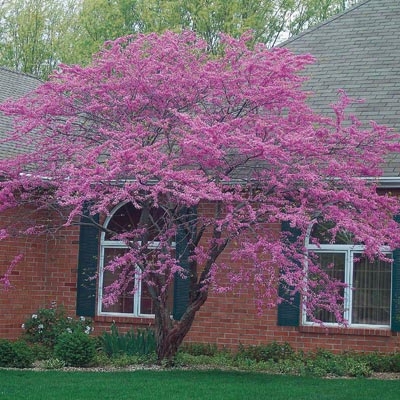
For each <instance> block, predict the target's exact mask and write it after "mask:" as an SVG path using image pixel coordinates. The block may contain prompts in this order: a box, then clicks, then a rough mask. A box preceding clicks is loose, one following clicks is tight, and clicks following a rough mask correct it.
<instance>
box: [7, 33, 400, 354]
mask: <svg viewBox="0 0 400 400" xmlns="http://www.w3.org/2000/svg"><path fill="white" fill-rule="evenodd" d="M249 40H250V41H251V38H247V39H246V38H242V39H240V40H235V39H232V38H230V37H225V38H224V41H223V46H224V51H223V56H220V57H215V56H213V55H211V54H210V53H209V52H208V50H207V49H208V44H207V43H206V42H205V41H203V40H201V39H199V38H198V37H197V36H195V35H194V34H193V33H191V32H183V33H182V34H173V33H171V32H166V33H165V34H163V35H161V36H158V35H156V34H150V35H138V36H136V37H134V38H131V37H128V38H121V39H118V40H117V41H115V42H110V43H108V44H107V46H106V47H105V48H104V49H103V51H102V52H101V53H100V54H99V55H98V56H96V57H95V58H94V60H93V63H92V64H91V65H90V66H89V67H86V68H85V67H79V66H72V67H68V66H62V67H61V69H60V72H59V73H57V74H56V75H54V76H53V77H52V79H51V80H50V81H49V82H47V83H45V84H43V85H42V86H41V87H39V88H38V89H37V90H36V91H35V92H34V93H32V94H30V95H29V96H28V97H26V98H24V99H21V100H19V101H15V102H9V103H7V104H5V105H3V106H1V110H2V111H4V112H6V113H7V114H10V115H13V116H15V117H16V120H15V121H16V125H15V129H14V130H13V131H12V132H11V133H10V135H9V137H8V139H6V140H8V141H13V142H17V143H20V142H23V143H25V144H26V145H27V148H28V149H30V151H27V153H25V154H22V155H19V156H15V157H14V158H9V159H7V160H4V161H2V162H0V174H1V176H2V177H4V179H3V180H2V181H1V183H0V211H5V210H7V209H12V208H15V207H19V206H24V205H25V206H29V207H30V209H37V210H46V209H50V210H56V211H57V212H58V217H60V216H64V221H63V222H64V225H65V226H68V225H71V224H79V223H81V222H82V221H83V223H85V225H87V224H92V225H93V226H94V227H96V228H97V229H99V230H103V231H104V230H105V232H106V234H107V235H108V237H109V238H111V239H118V240H120V241H124V242H125V244H126V247H127V250H126V251H125V252H123V253H121V254H118V255H116V256H115V258H114V259H112V260H110V262H109V264H108V265H107V266H106V269H107V270H108V271H110V272H111V273H113V274H114V276H115V281H113V282H112V283H111V285H110V286H109V287H108V289H107V292H106V295H105V297H104V299H103V301H104V302H105V303H106V304H112V303H113V302H115V301H117V300H118V299H119V298H120V296H122V295H124V294H126V293H131V292H132V291H134V290H135V289H134V288H132V285H131V281H132V279H133V275H134V273H135V272H134V271H135V268H139V269H140V275H141V280H142V282H143V284H145V285H146V286H147V289H148V291H149V293H150V294H151V297H152V300H153V303H154V310H155V324H156V333H157V341H158V357H159V359H160V360H162V359H165V358H166V359H168V360H171V359H172V357H173V356H174V354H175V352H176V351H177V348H178V347H179V345H180V343H181V342H182V340H183V338H184V337H185V335H186V334H187V332H188V331H189V329H190V327H191V325H192V322H193V320H194V317H195V315H196V312H197V311H198V310H199V309H200V308H201V306H202V305H203V304H204V302H205V301H206V300H207V297H208V294H209V291H210V290H211V288H212V290H215V291H217V292H218V291H220V292H223V291H226V290H233V289H234V287H235V285H237V284H241V285H249V287H250V288H251V290H254V292H255V300H256V303H257V306H258V307H259V308H260V309H262V308H263V307H266V306H267V307H268V306H269V307H271V306H274V305H276V304H277V303H279V302H280V301H281V299H280V298H279V296H278V293H277V282H278V280H279V279H283V280H284V282H286V284H287V285H289V286H290V288H291V294H294V293H299V294H301V295H302V296H305V297H304V299H305V306H306V307H307V309H308V310H313V309H315V307H322V308H323V309H327V310H329V311H332V312H335V313H336V316H337V318H338V319H339V322H343V321H340V318H341V317H340V316H341V314H340V302H339V303H338V302H337V299H338V297H340V295H339V293H340V291H339V288H340V287H341V284H340V283H339V282H335V281H333V282H332V278H330V277H329V276H328V275H327V274H326V273H324V272H323V271H321V270H320V269H319V266H318V263H316V264H315V265H313V259H308V261H307V267H306V268H305V250H304V243H305V240H306V235H307V232H309V229H310V225H312V224H313V223H315V222H321V223H326V222H328V223H329V226H328V228H329V229H328V230H329V234H330V235H331V239H332V240H333V241H334V240H335V238H336V235H338V234H340V233H341V232H343V231H345V232H347V233H348V234H352V235H353V237H354V240H355V241H356V242H360V243H365V245H366V249H365V253H366V254H367V255H368V256H371V257H375V256H379V255H380V256H382V257H384V255H382V254H381V249H382V247H381V246H382V245H386V246H391V247H392V248H395V247H398V245H399V243H398V242H399V240H400V232H399V227H398V225H397V223H395V222H394V220H393V218H392V216H393V215H394V214H395V213H397V211H398V208H399V202H398V199H397V198H395V197H391V196H389V195H387V196H386V195H382V196H379V195H378V194H377V193H376V184H375V182H373V181H371V180H366V179H360V177H364V176H379V175H380V174H381V170H380V167H379V166H380V165H381V163H382V162H383V157H384V156H385V155H386V154H387V153H388V152H389V151H394V150H397V151H398V149H399V147H400V146H399V144H398V143H399V140H398V139H399V135H397V134H394V133H391V132H390V131H388V130H386V129H385V128H384V127H381V126H378V125H376V124H372V125H371V127H370V129H361V127H360V124H359V123H358V122H357V120H356V119H355V118H354V117H352V118H349V119H346V116H345V113H344V110H345V108H346V106H347V105H348V103H349V99H347V98H346V97H345V96H344V95H343V96H342V98H341V100H340V102H339V103H338V104H337V105H336V106H335V112H336V116H337V118H336V120H330V119H327V118H323V117H321V116H318V115H316V114H314V113H313V112H312V111H311V110H310V109H309V108H308V106H307V105H306V95H305V94H304V93H303V92H302V91H301V84H302V82H303V80H304V78H302V77H299V75H298V72H300V71H302V69H303V68H304V66H305V65H307V64H308V63H310V62H311V61H312V60H311V58H310V57H309V56H295V55H293V54H291V53H290V52H289V51H288V50H286V49H275V50H273V51H268V50H267V48H266V47H265V46H264V45H261V44H260V45H257V46H255V48H254V49H253V50H251V49H249V48H248V47H247V44H248V43H247V42H248V41H249ZM366 199H367V201H366ZM123 202H128V203H131V204H132V207H133V208H134V209H136V210H138V211H139V212H140V217H139V218H138V219H137V220H136V221H135V220H134V219H133V220H132V223H131V224H130V225H129V226H128V227H127V228H126V230H122V231H121V230H118V229H113V228H112V227H107V228H104V227H103V226H102V225H101V224H99V223H98V222H97V220H96V218H95V215H98V214H101V215H108V214H109V213H110V210H112V209H113V208H114V207H115V206H116V205H118V204H120V203H123ZM83 209H86V213H84V214H82V210H83ZM26 222H27V221H26ZM283 222H285V223H286V224H289V226H290V227H291V228H292V229H295V230H297V233H298V235H296V236H295V237H290V236H288V235H289V234H288V233H287V232H282V233H281V234H279V232H277V230H276V226H277V225H278V226H279V224H280V223H283ZM15 226H16V223H13V229H14V231H15ZM273 227H275V229H273ZM56 228H59V227H56ZM46 229H49V226H48V225H47V224H46V221H45V222H43V221H41V222H40V221H39V222H37V223H36V224H29V225H27V226H26V228H24V229H22V228H21V229H20V234H24V233H25V234H29V235H31V234H39V233H41V232H43V231H44V230H46ZM0 233H1V237H0V238H6V237H7V235H9V234H10V231H8V230H7V227H3V229H2V230H1V231H0ZM14 233H15V232H14ZM175 254H177V257H175ZM222 254H225V256H224V257H222V258H221V255H222ZM278 267H279V270H278ZM279 272H282V273H283V275H282V276H283V278H280V276H279ZM309 272H312V274H313V276H317V275H318V277H319V279H318V288H319V290H318V291H317V292H315V291H314V290H313V288H314V286H313V285H314V284H315V281H312V280H310V279H307V276H308V275H307V274H308V273H309ZM316 274H317V275H316ZM174 282H175V285H177V282H186V289H185V290H187V291H186V292H185V294H186V299H185V302H184V307H183V309H182V312H181V313H180V314H181V315H179V317H176V318H175V319H172V318H171V313H172V310H171V306H170V301H169V300H168V297H169V293H170V292H171V287H172V286H173V285H174ZM183 286H185V285H183Z"/></svg>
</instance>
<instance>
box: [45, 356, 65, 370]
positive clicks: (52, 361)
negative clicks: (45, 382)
mask: <svg viewBox="0 0 400 400" xmlns="http://www.w3.org/2000/svg"><path fill="white" fill-rule="evenodd" d="M40 366H41V367H42V368H44V369H61V368H64V367H65V361H64V360H60V359H59V358H49V359H47V360H43V361H42V362H41V363H40Z"/></svg>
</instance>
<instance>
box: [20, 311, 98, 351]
mask: <svg viewBox="0 0 400 400" xmlns="http://www.w3.org/2000/svg"><path fill="white" fill-rule="evenodd" d="M91 323H92V322H91V320H90V319H86V318H85V317H80V318H79V319H74V318H72V317H69V316H67V315H66V312H65V309H64V307H63V306H60V307H56V306H55V305H52V307H50V308H40V309H39V310H38V311H37V312H36V313H34V314H32V315H31V316H30V317H29V318H28V319H27V320H26V321H25V322H24V323H23V324H22V328H23V329H24V330H25V332H24V335H23V338H24V339H25V340H27V341H28V342H29V343H40V344H43V345H45V346H47V347H49V348H53V347H54V345H55V343H56V342H57V338H58V336H60V335H61V334H62V333H64V332H75V331H79V332H84V333H86V334H89V333H90V332H91V331H92V327H91Z"/></svg>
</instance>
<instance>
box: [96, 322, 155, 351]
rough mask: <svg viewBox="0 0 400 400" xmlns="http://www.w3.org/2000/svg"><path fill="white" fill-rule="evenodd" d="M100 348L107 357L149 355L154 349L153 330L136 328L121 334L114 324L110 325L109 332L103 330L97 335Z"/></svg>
mask: <svg viewBox="0 0 400 400" xmlns="http://www.w3.org/2000/svg"><path fill="white" fill-rule="evenodd" d="M99 340H100V344H101V349H102V350H103V351H104V353H106V354H107V355H108V356H109V357H119V356H121V355H127V356H134V355H146V356H147V355H151V354H153V353H154V352H155V351H156V348H157V346H156V339H155V335H154V330H152V329H138V330H136V331H134V330H133V329H131V330H130V331H129V332H127V333H125V334H123V333H119V331H118V328H117V326H116V325H115V324H112V325H111V330H110V332H103V334H102V335H101V336H100V337H99Z"/></svg>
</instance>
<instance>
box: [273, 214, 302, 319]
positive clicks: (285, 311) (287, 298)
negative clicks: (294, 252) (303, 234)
mask: <svg viewBox="0 0 400 400" xmlns="http://www.w3.org/2000/svg"><path fill="white" fill-rule="evenodd" d="M281 229H282V231H286V232H290V233H291V235H290V236H289V237H288V239H287V240H288V241H289V242H290V243H295V242H296V240H297V238H298V236H299V235H300V231H299V230H298V229H295V228H291V227H290V224H289V222H288V221H283V222H282V227H281ZM290 291H291V288H290V287H288V285H287V284H286V283H285V281H284V279H282V280H281V281H280V282H279V288H278V295H279V296H280V297H281V298H282V299H283V301H282V303H280V304H278V321H277V324H278V325H279V326H299V322H300V294H299V293H296V294H295V295H294V296H292V295H291V294H290Z"/></svg>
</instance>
